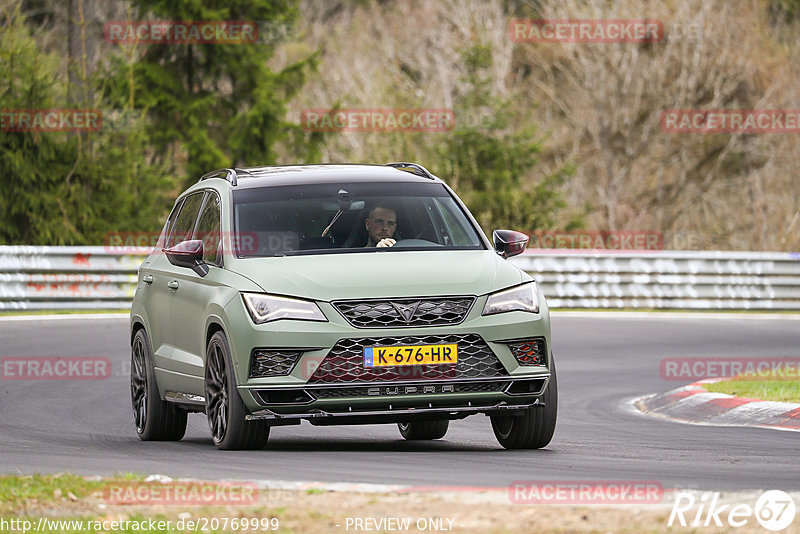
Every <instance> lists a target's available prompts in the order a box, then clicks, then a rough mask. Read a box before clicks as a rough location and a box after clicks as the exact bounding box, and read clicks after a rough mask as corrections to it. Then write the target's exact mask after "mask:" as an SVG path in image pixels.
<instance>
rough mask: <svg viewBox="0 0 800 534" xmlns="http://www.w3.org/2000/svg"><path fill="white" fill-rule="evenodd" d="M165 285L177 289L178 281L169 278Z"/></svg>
mask: <svg viewBox="0 0 800 534" xmlns="http://www.w3.org/2000/svg"><path fill="white" fill-rule="evenodd" d="M167 287H168V288H170V289H178V281H177V280H170V281H169V282H167Z"/></svg>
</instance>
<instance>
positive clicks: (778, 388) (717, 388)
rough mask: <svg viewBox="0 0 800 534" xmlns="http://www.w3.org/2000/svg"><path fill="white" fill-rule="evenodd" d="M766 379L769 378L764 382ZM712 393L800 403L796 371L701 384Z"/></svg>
mask: <svg viewBox="0 0 800 534" xmlns="http://www.w3.org/2000/svg"><path fill="white" fill-rule="evenodd" d="M766 378H771V379H770V380H766ZM703 388H705V389H706V390H708V391H712V392H714V393H726V394H728V395H736V396H737V397H747V398H750V399H761V400H768V401H778V402H800V377H799V376H798V373H797V371H792V372H789V371H786V370H784V371H782V372H779V373H776V375H775V376H774V377H765V376H758V375H741V376H739V377H737V378H734V379H732V380H725V381H723V382H714V383H711V384H703Z"/></svg>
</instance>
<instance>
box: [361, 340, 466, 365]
mask: <svg viewBox="0 0 800 534" xmlns="http://www.w3.org/2000/svg"><path fill="white" fill-rule="evenodd" d="M440 363H444V364H447V363H458V346H457V345H456V344H455V343H452V344H447V345H399V346H394V347H365V348H364V367H389V366H391V367H395V366H398V365H436V364H440Z"/></svg>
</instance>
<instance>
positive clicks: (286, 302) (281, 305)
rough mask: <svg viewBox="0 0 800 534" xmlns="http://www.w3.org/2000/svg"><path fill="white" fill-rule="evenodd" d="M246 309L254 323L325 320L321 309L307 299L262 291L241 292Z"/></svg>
mask: <svg viewBox="0 0 800 534" xmlns="http://www.w3.org/2000/svg"><path fill="white" fill-rule="evenodd" d="M242 298H244V303H245V304H246V305H247V311H249V312H250V317H251V318H252V319H253V322H254V323H256V324H261V323H268V322H269V321H277V320H278V319H301V320H304V321H327V320H328V319H326V318H325V315H323V313H322V310H320V309H319V306H317V305H316V304H315V303H313V302H311V301H308V300H298V299H290V298H287V297H276V296H274V295H266V294H263V293H242Z"/></svg>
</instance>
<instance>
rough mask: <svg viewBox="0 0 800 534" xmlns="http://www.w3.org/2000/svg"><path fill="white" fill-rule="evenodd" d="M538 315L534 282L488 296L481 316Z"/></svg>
mask: <svg viewBox="0 0 800 534" xmlns="http://www.w3.org/2000/svg"><path fill="white" fill-rule="evenodd" d="M517 310H518V311H525V312H530V313H539V291H538V290H537V289H536V282H530V283H528V284H524V285H521V286H517V287H514V288H511V289H506V290H505V291H499V292H497V293H493V294H491V295H489V298H488V299H486V306H484V307H483V314H482V315H492V314H494V313H505V312H510V311H517Z"/></svg>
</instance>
